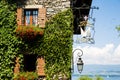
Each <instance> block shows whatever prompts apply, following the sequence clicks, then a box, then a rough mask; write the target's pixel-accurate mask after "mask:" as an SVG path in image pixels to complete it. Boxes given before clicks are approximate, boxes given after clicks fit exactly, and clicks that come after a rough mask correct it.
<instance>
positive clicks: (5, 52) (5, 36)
mask: <svg viewBox="0 0 120 80" xmlns="http://www.w3.org/2000/svg"><path fill="white" fill-rule="evenodd" d="M15 13H16V7H15V4H14V3H12V4H9V2H7V1H5V0H1V1H0V80H11V79H12V77H13V68H14V62H15V57H16V56H17V55H18V54H17V53H18V51H19V47H20V45H21V44H22V42H21V41H19V40H18V39H17V38H16V36H14V31H13V30H14V29H15V27H16V16H15Z"/></svg>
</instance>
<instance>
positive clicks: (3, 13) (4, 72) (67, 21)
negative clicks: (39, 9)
mask: <svg viewBox="0 0 120 80" xmlns="http://www.w3.org/2000/svg"><path fill="white" fill-rule="evenodd" d="M72 22H73V16H72V12H71V10H70V9H69V10H67V11H64V12H60V13H58V14H56V15H55V16H54V17H53V18H52V19H50V20H49V21H48V22H47V23H46V28H45V32H44V36H43V37H38V40H37V41H31V42H26V41H23V40H21V39H20V38H17V37H16V36H15V35H14V33H15V32H14V30H15V28H16V3H15V2H14V0H1V1H0V80H11V79H12V77H13V69H14V65H15V58H16V57H19V58H20V63H21V64H20V65H21V66H23V65H22V60H23V59H22V57H23V56H22V54H20V53H30V54H38V56H44V58H45V62H46V67H45V68H46V69H45V70H46V75H47V79H48V80H51V78H53V76H57V77H56V78H58V75H61V74H62V76H67V77H69V78H70V73H71V72H70V67H71V54H72V35H73V26H72ZM21 69H22V68H21Z"/></svg>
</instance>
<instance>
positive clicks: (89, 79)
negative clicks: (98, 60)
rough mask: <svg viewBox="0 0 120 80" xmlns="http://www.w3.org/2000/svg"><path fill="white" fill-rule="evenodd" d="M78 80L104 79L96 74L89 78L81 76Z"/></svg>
mask: <svg viewBox="0 0 120 80" xmlns="http://www.w3.org/2000/svg"><path fill="white" fill-rule="evenodd" d="M78 80H104V79H103V78H102V77H100V76H96V77H95V78H91V77H89V76H81V77H80V78H79V79H78Z"/></svg>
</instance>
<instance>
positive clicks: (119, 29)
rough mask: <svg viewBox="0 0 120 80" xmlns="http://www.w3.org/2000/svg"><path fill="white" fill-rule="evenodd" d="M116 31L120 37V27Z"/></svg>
mask: <svg viewBox="0 0 120 80" xmlns="http://www.w3.org/2000/svg"><path fill="white" fill-rule="evenodd" d="M116 30H117V31H118V33H119V36H120V25H119V26H117V27H116Z"/></svg>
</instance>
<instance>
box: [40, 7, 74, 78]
mask: <svg viewBox="0 0 120 80" xmlns="http://www.w3.org/2000/svg"><path fill="white" fill-rule="evenodd" d="M72 17H73V16H72V12H71V10H70V9H69V10H66V11H64V12H60V13H58V14H56V15H55V16H54V17H53V18H52V19H50V20H49V21H48V22H47V23H46V29H45V34H44V37H43V42H42V43H41V44H42V47H41V53H44V55H45V61H46V73H47V79H48V80H51V78H53V76H59V75H61V74H62V75H65V76H66V77H70V66H71V54H72V35H73V27H72V21H73V18H72Z"/></svg>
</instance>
